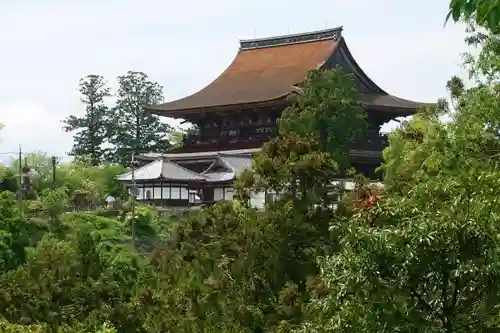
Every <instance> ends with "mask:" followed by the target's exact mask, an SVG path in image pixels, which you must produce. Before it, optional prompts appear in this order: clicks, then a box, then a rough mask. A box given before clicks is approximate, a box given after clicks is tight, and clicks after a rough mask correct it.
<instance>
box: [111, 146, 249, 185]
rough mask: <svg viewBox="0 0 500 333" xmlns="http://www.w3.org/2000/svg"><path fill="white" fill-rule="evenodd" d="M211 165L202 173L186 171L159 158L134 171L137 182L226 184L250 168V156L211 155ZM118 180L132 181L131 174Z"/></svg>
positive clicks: (163, 158) (126, 174)
mask: <svg viewBox="0 0 500 333" xmlns="http://www.w3.org/2000/svg"><path fill="white" fill-rule="evenodd" d="M211 156H212V157H213V158H214V161H213V163H212V164H211V165H210V166H209V167H208V168H207V169H206V170H205V171H203V172H202V173H197V172H194V171H191V170H188V169H186V168H184V167H182V166H180V165H178V164H177V163H174V162H172V161H168V160H166V159H165V157H160V158H158V159H156V160H155V161H153V162H151V163H149V164H147V165H145V166H143V167H140V168H138V169H136V170H135V171H134V178H135V180H137V181H144V180H151V181H153V180H158V179H160V178H163V179H164V180H166V181H181V182H208V183H216V182H227V181H231V180H233V179H235V178H237V177H238V176H239V175H240V174H241V173H242V172H243V171H244V170H245V169H251V168H252V156H251V155H247V154H244V153H241V154H228V153H217V154H216V155H211ZM117 179H118V180H122V181H132V172H127V173H125V174H123V175H119V176H118V177H117Z"/></svg>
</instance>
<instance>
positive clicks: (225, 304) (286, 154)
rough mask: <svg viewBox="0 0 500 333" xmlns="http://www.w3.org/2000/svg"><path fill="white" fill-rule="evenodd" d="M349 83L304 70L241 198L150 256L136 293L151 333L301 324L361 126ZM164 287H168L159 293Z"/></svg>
mask: <svg viewBox="0 0 500 333" xmlns="http://www.w3.org/2000/svg"><path fill="white" fill-rule="evenodd" d="M353 87H354V81H353V77H352V76H351V75H346V74H344V73H342V72H341V71H337V70H335V71H317V72H313V73H311V75H310V76H309V77H308V79H307V81H306V82H305V83H304V85H303V88H302V92H301V93H299V95H298V96H297V98H296V100H295V101H294V103H293V104H292V106H291V107H290V109H289V110H287V111H286V112H285V113H284V114H283V116H282V119H281V120H280V122H279V136H278V137H277V138H275V139H273V140H271V141H270V142H268V143H266V144H265V145H264V147H263V150H262V152H260V153H259V154H257V156H256V157H255V160H254V167H253V170H252V171H248V172H245V173H244V174H242V175H241V176H240V179H238V181H237V184H236V187H237V198H238V200H236V201H234V202H225V203H219V204H216V205H214V206H213V207H211V208H208V209H205V210H203V211H202V213H201V214H200V215H199V216H194V217H192V218H190V219H189V220H188V221H184V222H182V223H180V225H179V227H178V228H177V230H176V232H175V233H174V240H175V242H174V244H173V245H174V246H175V247H173V248H172V249H168V250H165V251H159V252H160V253H159V254H158V255H157V256H155V259H154V261H153V265H155V266H157V267H158V268H157V269H158V270H159V272H160V274H159V275H158V278H157V279H156V280H154V283H153V286H154V287H152V288H151V289H150V290H149V291H148V292H147V294H146V295H151V296H150V297H146V296H144V297H143V299H144V300H148V302H147V303H146V302H144V303H142V304H143V306H142V307H141V308H142V309H143V311H145V314H144V317H145V318H146V319H145V326H146V327H150V329H151V332H165V331H186V332H198V331H214V332H271V331H273V332H274V331H276V332H288V331H289V330H290V329H291V328H293V327H295V326H297V325H298V323H300V321H301V320H302V316H303V310H304V308H305V305H306V304H307V303H308V299H309V296H308V292H307V286H309V285H314V284H315V277H316V276H317V274H318V273H319V267H318V265H317V263H316V258H317V256H318V255H322V254H325V253H329V252H330V251H333V250H334V249H335V248H336V247H337V242H336V235H334V234H331V233H329V232H328V228H329V222H330V221H331V220H332V219H334V218H336V216H337V215H336V214H337V213H336V211H335V209H334V207H333V205H331V204H332V203H333V201H334V200H335V197H336V194H338V191H337V190H336V189H335V188H333V186H332V182H333V180H334V179H335V178H336V177H337V176H338V175H339V173H340V169H339V165H342V163H344V161H345V158H344V157H345V155H346V154H347V153H348V146H349V145H348V143H349V142H350V141H351V139H352V138H354V137H356V133H357V132H358V131H359V127H361V128H362V127H363V108H362V107H360V105H359V103H358V102H357V100H356V99H355V98H356V97H357V96H356V90H355V89H354V88H353ZM313 92H314V93H313ZM318 96H319V97H318ZM342 103H343V104H342ZM334 119H335V120H336V121H337V122H338V124H335V122H334V121H333V120H334ZM299 122H301V123H302V126H296V125H297V124H298V123H299ZM320 125H323V126H324V131H323V132H322V131H320ZM322 140H323V141H322ZM335 141H337V142H338V146H333V142H335ZM337 158H338V159H339V161H340V163H338V162H336V159H337ZM265 191H266V192H268V193H271V192H274V193H279V196H278V198H277V199H276V201H274V202H268V205H267V207H266V210H265V211H264V212H262V211H258V210H256V209H253V208H250V207H249V205H248V199H249V197H250V195H251V193H252V192H260V193H262V192H265ZM167 285H168V286H175V287H171V288H169V290H165V289H158V287H157V286H167ZM158 295H162V296H158ZM151 298H153V299H152V300H151ZM179 304H184V305H183V306H181V307H180V306H179ZM160 309H163V310H164V311H167V312H168V313H169V316H165V315H161V311H160Z"/></svg>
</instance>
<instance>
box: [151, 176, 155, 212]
mask: <svg viewBox="0 0 500 333" xmlns="http://www.w3.org/2000/svg"><path fill="white" fill-rule="evenodd" d="M155 188H156V181H154V182H153V194H152V195H151V203H152V204H153V206H154V204H155Z"/></svg>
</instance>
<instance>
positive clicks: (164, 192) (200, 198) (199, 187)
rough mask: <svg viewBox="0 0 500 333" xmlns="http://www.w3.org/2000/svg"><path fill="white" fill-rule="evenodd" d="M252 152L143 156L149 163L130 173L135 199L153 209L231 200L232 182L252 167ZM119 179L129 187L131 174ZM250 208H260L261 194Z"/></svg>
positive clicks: (261, 202)
mask: <svg viewBox="0 0 500 333" xmlns="http://www.w3.org/2000/svg"><path fill="white" fill-rule="evenodd" d="M252 153H253V150H252V151H241V150H240V151H233V152H231V151H226V152H210V153H185V154H173V156H170V157H169V154H164V155H162V156H154V155H146V156H143V158H144V159H148V158H150V159H153V161H152V162H150V163H148V164H146V165H144V166H142V167H139V168H138V169H136V170H134V175H133V176H134V177H133V178H134V179H135V184H136V191H135V196H136V199H137V200H139V201H141V202H144V203H149V204H153V205H155V206H189V205H194V204H211V203H214V202H217V201H222V200H231V199H232V198H233V186H232V183H233V181H234V180H235V179H236V178H237V177H238V176H239V175H240V174H241V173H242V172H243V171H244V170H246V169H251V167H252ZM118 179H119V180H122V181H124V182H126V183H127V185H128V186H129V187H132V172H128V173H126V174H123V175H120V176H119V177H118ZM251 205H253V206H255V207H262V206H263V205H264V195H263V194H262V195H260V194H256V195H254V196H253V198H252V200H251Z"/></svg>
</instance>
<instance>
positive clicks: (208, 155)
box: [138, 148, 260, 161]
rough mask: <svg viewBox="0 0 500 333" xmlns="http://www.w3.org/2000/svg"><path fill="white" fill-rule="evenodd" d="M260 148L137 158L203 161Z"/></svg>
mask: <svg viewBox="0 0 500 333" xmlns="http://www.w3.org/2000/svg"><path fill="white" fill-rule="evenodd" d="M259 150H260V148H248V149H231V150H214V151H201V152H186V153H185V152H182V149H179V150H178V151H180V152H168V153H163V154H158V153H146V154H141V155H139V156H138V158H140V159H144V160H146V159H150V160H155V159H158V158H160V157H163V158H165V159H167V160H173V161H179V160H183V159H192V158H194V159H203V158H215V157H217V156H218V155H219V154H226V155H227V154H230V155H236V154H241V155H251V154H253V153H255V152H258V151H259Z"/></svg>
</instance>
